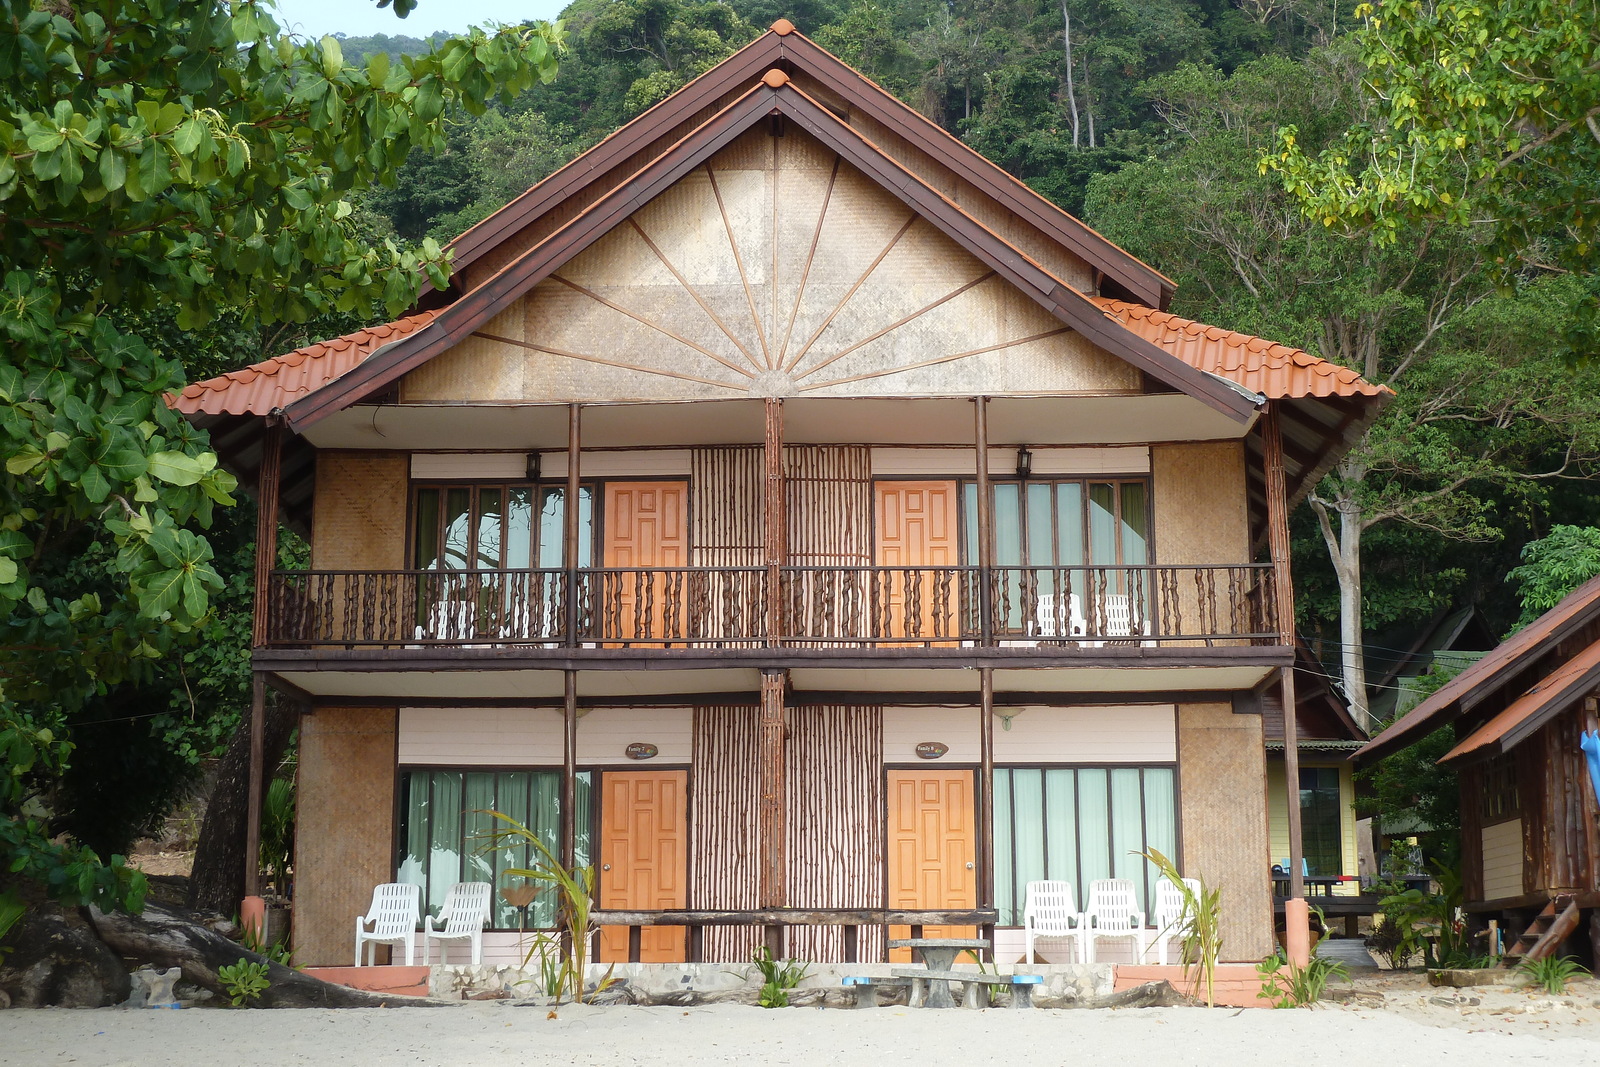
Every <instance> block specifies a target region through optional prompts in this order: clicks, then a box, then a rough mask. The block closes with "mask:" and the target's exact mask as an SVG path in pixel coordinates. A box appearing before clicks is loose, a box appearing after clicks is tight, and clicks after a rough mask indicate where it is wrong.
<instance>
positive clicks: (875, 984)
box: [843, 974, 911, 1008]
mask: <svg viewBox="0 0 1600 1067" xmlns="http://www.w3.org/2000/svg"><path fill="white" fill-rule="evenodd" d="M910 984H911V980H910V979H909V978H874V977H872V976H871V975H867V974H847V975H845V976H844V982H843V985H844V987H845V988H846V989H854V990H855V991H856V1007H858V1008H876V1007H877V1006H878V990H880V989H904V988H905V987H906V986H908V985H910Z"/></svg>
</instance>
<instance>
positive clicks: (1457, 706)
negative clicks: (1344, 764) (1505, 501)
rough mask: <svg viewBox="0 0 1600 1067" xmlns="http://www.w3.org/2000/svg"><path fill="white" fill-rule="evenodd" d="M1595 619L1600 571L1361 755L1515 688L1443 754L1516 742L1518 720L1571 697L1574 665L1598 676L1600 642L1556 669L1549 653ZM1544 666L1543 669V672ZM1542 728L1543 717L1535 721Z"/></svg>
mask: <svg viewBox="0 0 1600 1067" xmlns="http://www.w3.org/2000/svg"><path fill="white" fill-rule="evenodd" d="M1597 619H1600V577H1596V578H1591V579H1590V580H1589V581H1587V582H1585V583H1583V584H1582V585H1580V586H1579V587H1578V588H1577V589H1575V590H1573V591H1572V592H1571V593H1569V594H1568V595H1567V596H1566V597H1565V598H1564V599H1563V600H1562V601H1561V602H1560V603H1559V604H1557V605H1556V606H1555V607H1553V608H1551V609H1550V610H1549V611H1547V612H1545V613H1544V614H1543V615H1541V616H1539V617H1538V618H1537V619H1535V620H1533V622H1531V623H1529V624H1528V625H1527V626H1525V627H1523V628H1522V629H1521V630H1518V631H1517V632H1516V633H1515V634H1512V635H1511V636H1510V637H1508V638H1507V639H1506V640H1505V641H1503V642H1501V644H1500V646H1499V647H1498V648H1495V649H1494V650H1493V651H1491V652H1489V653H1488V654H1487V655H1485V656H1484V657H1483V658H1482V659H1480V660H1479V661H1478V662H1477V663H1474V664H1473V665H1472V666H1470V667H1468V668H1467V669H1466V670H1464V671H1462V672H1461V673H1460V674H1458V675H1456V676H1455V677H1454V678H1452V679H1450V681H1448V682H1446V683H1445V684H1444V685H1443V686H1441V687H1440V688H1439V690H1438V691H1437V692H1435V693H1434V694H1433V695H1432V696H1430V697H1428V698H1427V699H1426V700H1424V701H1422V702H1421V703H1420V704H1418V705H1417V706H1416V707H1414V708H1412V709H1411V710H1410V711H1409V712H1407V713H1406V714H1405V716H1404V717H1402V718H1401V719H1400V721H1399V722H1396V723H1394V724H1393V725H1392V726H1390V727H1389V728H1388V729H1387V730H1384V731H1383V732H1382V733H1380V734H1379V735H1378V736H1377V737H1375V738H1373V739H1372V741H1371V743H1370V744H1368V745H1367V746H1366V747H1365V748H1363V749H1362V750H1361V751H1360V752H1359V753H1357V754H1356V755H1357V758H1358V759H1359V760H1361V761H1363V762H1365V761H1368V760H1372V759H1377V758H1379V757H1381V756H1386V755H1388V754H1389V753H1391V752H1395V751H1397V750H1398V749H1401V748H1404V747H1405V746H1406V745H1409V744H1411V743H1412V742H1413V741H1416V740H1419V739H1420V738H1422V737H1424V736H1425V735H1427V734H1429V733H1431V732H1432V731H1434V730H1436V729H1438V728H1439V727H1440V726H1443V725H1445V724H1446V723H1450V722H1454V721H1455V720H1456V719H1458V718H1460V717H1461V716H1462V715H1464V714H1466V713H1467V712H1469V711H1471V710H1472V709H1473V708H1475V707H1478V706H1479V705H1481V704H1483V703H1484V702H1485V701H1486V700H1489V699H1491V698H1493V697H1496V696H1499V695H1505V694H1507V693H1511V694H1516V695H1515V696H1514V698H1513V699H1512V700H1511V701H1509V702H1508V704H1507V706H1506V707H1505V709H1504V710H1503V711H1502V712H1501V713H1500V714H1499V715H1498V716H1496V717H1495V718H1493V719H1491V720H1490V721H1489V722H1488V723H1486V724H1484V726H1483V727H1481V728H1480V730H1479V731H1478V732H1476V733H1474V734H1473V735H1472V737H1469V738H1467V739H1466V740H1465V741H1463V742H1462V744H1460V745H1457V746H1456V748H1455V749H1453V750H1452V751H1451V752H1450V753H1449V754H1448V755H1446V757H1445V758H1446V759H1451V758H1455V757H1457V756H1458V755H1465V754H1467V753H1468V752H1470V751H1474V750H1476V749H1478V748H1481V747H1483V746H1485V745H1487V744H1490V743H1496V742H1498V743H1502V744H1503V745H1504V746H1509V745H1511V744H1515V742H1516V740H1519V739H1520V738H1521V737H1522V736H1525V735H1526V732H1527V731H1526V730H1519V729H1517V727H1518V726H1519V725H1520V724H1524V723H1527V722H1529V721H1530V720H1531V719H1533V718H1535V717H1540V716H1544V715H1546V714H1548V713H1551V712H1553V711H1556V710H1559V707H1558V706H1556V703H1555V702H1556V701H1561V700H1565V699H1566V698H1567V697H1564V696H1562V695H1561V694H1567V696H1570V693H1571V692H1572V691H1573V690H1572V688H1571V685H1570V684H1568V683H1570V682H1571V679H1570V678H1569V677H1568V672H1570V671H1577V672H1578V674H1579V675H1580V676H1581V677H1583V678H1590V679H1592V678H1594V677H1600V675H1597V674H1594V673H1592V671H1593V664H1590V663H1589V658H1590V657H1595V656H1600V646H1596V645H1591V646H1589V647H1588V648H1587V649H1586V650H1584V651H1582V652H1580V653H1579V654H1578V655H1576V656H1573V657H1571V658H1570V659H1569V660H1567V661H1566V662H1565V663H1563V664H1558V665H1555V667H1554V669H1551V665H1550V664H1549V663H1548V662H1547V661H1546V657H1547V656H1549V655H1551V654H1552V653H1555V652H1556V651H1557V650H1558V646H1559V645H1560V644H1561V643H1562V642H1563V641H1565V640H1566V639H1567V638H1569V637H1571V636H1573V635H1574V634H1576V633H1578V632H1579V631H1581V630H1582V629H1583V628H1584V627H1585V626H1588V625H1589V624H1591V623H1593V622H1594V621H1595V620H1597ZM1596 662H1600V660H1597V661H1596ZM1541 667H1543V668H1544V673H1542V674H1541V673H1537V671H1538V669H1539V668H1541ZM1530 678H1531V679H1532V681H1531V684H1530ZM1539 721H1542V718H1540V719H1539ZM1536 728H1537V723H1535V724H1534V725H1533V726H1532V727H1529V729H1536ZM1479 734H1482V737H1479ZM1507 738H1511V740H1507ZM1469 743H1470V744H1469Z"/></svg>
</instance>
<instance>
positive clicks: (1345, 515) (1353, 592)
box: [1310, 457, 1372, 729]
mask: <svg viewBox="0 0 1600 1067" xmlns="http://www.w3.org/2000/svg"><path fill="white" fill-rule="evenodd" d="M1366 475H1367V468H1366V465H1365V464H1364V463H1362V462H1360V461H1358V460H1354V459H1351V458H1348V457H1347V458H1346V459H1345V460H1344V461H1343V462H1342V463H1340V464H1339V468H1338V480H1339V491H1338V493H1337V495H1335V496H1334V497H1333V498H1332V499H1331V500H1328V499H1323V498H1321V497H1319V496H1317V495H1315V494H1313V495H1312V496H1311V499H1310V503H1311V508H1312V510H1313V511H1315V512H1316V515H1317V526H1318V528H1319V529H1320V530H1321V531H1322V540H1323V543H1324V544H1325V545H1326V546H1327V549H1328V558H1329V559H1330V560H1332V562H1333V572H1334V576H1335V577H1336V578H1338V580H1339V643H1340V646H1341V647H1340V655H1339V662H1340V675H1341V677H1342V678H1343V680H1344V697H1345V700H1346V702H1347V703H1348V704H1349V705H1350V713H1351V715H1352V716H1354V718H1355V720H1356V722H1357V723H1358V724H1359V725H1360V726H1361V727H1362V728H1363V729H1368V728H1370V727H1371V724H1372V712H1371V711H1370V710H1369V708H1368V700H1367V658H1366V650H1365V649H1364V648H1363V646H1362V644H1361V631H1362V623H1361V534H1362V531H1363V530H1364V529H1365V528H1366V526H1365V517H1364V515H1363V514H1362V509H1361V502H1360V501H1359V500H1357V499H1356V491H1357V489H1358V488H1359V487H1360V485H1361V483H1362V482H1363V480H1365V478H1366ZM1330 509H1331V510H1333V511H1337V512H1338V513H1339V529H1338V531H1337V532H1335V531H1334V528H1333V521H1332V517H1331V516H1330V515H1329V510H1330Z"/></svg>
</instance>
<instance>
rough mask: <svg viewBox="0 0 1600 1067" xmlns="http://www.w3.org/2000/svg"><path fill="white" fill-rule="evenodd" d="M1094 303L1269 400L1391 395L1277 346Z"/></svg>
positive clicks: (1119, 304) (1148, 311) (1138, 309)
mask: <svg viewBox="0 0 1600 1067" xmlns="http://www.w3.org/2000/svg"><path fill="white" fill-rule="evenodd" d="M1090 299H1092V300H1093V301H1094V303H1095V304H1097V305H1098V306H1099V307H1100V309H1101V310H1102V311H1104V312H1106V314H1108V315H1110V316H1111V317H1112V318H1114V319H1116V320H1117V321H1118V322H1120V323H1121V324H1122V325H1124V326H1126V327H1127V328H1128V329H1130V330H1132V331H1133V332H1134V333H1136V334H1138V335H1139V336H1140V337H1142V338H1144V339H1145V340H1146V341H1150V342H1153V343H1155V344H1157V345H1160V346H1161V347H1162V348H1164V349H1166V350H1167V351H1168V352H1171V353H1172V354H1173V355H1174V356H1177V357H1178V358H1179V359H1181V360H1183V361H1184V362H1185V363H1188V364H1189V365H1190V366H1192V367H1197V368H1199V369H1200V370H1203V371H1210V372H1211V373H1212V374H1218V375H1221V376H1222V377H1224V378H1227V379H1228V380H1229V381H1232V382H1236V383H1238V384H1239V385H1242V386H1244V387H1245V388H1246V389H1249V390H1250V391H1251V392H1255V393H1262V394H1264V395H1265V396H1267V397H1268V398H1269V399H1283V398H1286V397H1294V398H1298V397H1326V396H1384V395H1386V394H1390V393H1391V392H1392V390H1390V389H1389V388H1387V387H1386V386H1382V385H1373V384H1372V383H1371V382H1369V381H1367V380H1365V379H1364V378H1362V377H1361V375H1359V374H1357V373H1356V372H1355V371H1353V370H1351V369H1350V368H1349V367H1341V366H1340V365H1339V364H1337V363H1332V362H1330V361H1328V360H1326V359H1323V358H1321V357H1320V356H1313V355H1311V354H1310V353H1309V352H1305V351H1302V350H1301V349H1298V348H1290V347H1289V346H1288V345H1284V344H1279V343H1278V342H1277V341H1269V340H1267V339H1266V338H1264V337H1256V336H1253V335H1251V334H1248V333H1237V332H1235V331H1233V330H1225V329H1223V328H1222V327H1220V326H1207V325H1206V324H1205V323H1203V322H1195V321H1194V320H1193V319H1185V318H1180V317H1179V316H1177V315H1173V314H1171V313H1170V312H1166V311H1157V310H1156V309H1155V308H1151V307H1145V306H1144V305H1143V304H1130V303H1128V302H1127V301H1125V300H1112V299H1111V298H1109V297H1103V296H1097V297H1091V298H1090Z"/></svg>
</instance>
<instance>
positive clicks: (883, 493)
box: [874, 482, 961, 645]
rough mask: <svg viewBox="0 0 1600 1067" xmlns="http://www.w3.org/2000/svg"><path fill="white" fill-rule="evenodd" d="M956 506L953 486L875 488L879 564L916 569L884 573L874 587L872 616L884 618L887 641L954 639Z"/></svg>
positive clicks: (957, 552)
mask: <svg viewBox="0 0 1600 1067" xmlns="http://www.w3.org/2000/svg"><path fill="white" fill-rule="evenodd" d="M959 501H960V496H959V494H958V493H957V492H956V483H955V482H878V483H877V494H876V498H875V507H874V513H875V517H876V526H877V535H878V565H879V566H881V567H907V568H914V569H912V570H905V571H891V572H888V573H886V574H885V575H883V576H882V578H881V579H880V580H879V581H878V582H877V583H875V586H874V588H875V592H876V612H875V617H876V618H877V619H879V620H882V619H884V618H885V616H887V619H888V624H889V626H890V630H889V633H888V634H887V635H886V636H893V637H901V636H904V637H916V638H923V639H926V638H931V637H954V636H956V617H957V609H958V607H959V606H960V593H961V581H960V578H959V573H958V572H957V571H955V570H954V569H953V568H955V567H957V566H959V564H960V563H961V539H960V524H959V523H958V522H957V521H956V516H957V513H958V511H959ZM941 568H950V569H941ZM937 643H938V644H942V645H953V644H954V643H955V642H953V641H942V642H937Z"/></svg>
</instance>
